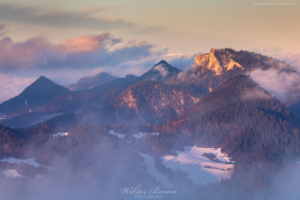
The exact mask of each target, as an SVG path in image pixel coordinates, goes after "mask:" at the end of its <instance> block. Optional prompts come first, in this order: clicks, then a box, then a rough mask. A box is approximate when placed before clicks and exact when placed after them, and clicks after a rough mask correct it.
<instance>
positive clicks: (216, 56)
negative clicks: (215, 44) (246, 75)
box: [194, 49, 245, 75]
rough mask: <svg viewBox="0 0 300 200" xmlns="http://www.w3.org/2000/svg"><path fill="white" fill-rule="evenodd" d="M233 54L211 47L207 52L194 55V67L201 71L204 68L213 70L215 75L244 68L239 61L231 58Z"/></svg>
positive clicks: (204, 69)
mask: <svg viewBox="0 0 300 200" xmlns="http://www.w3.org/2000/svg"><path fill="white" fill-rule="evenodd" d="M233 57H234V55H233V54H231V53H230V52H229V51H225V52H222V50H217V49H211V50H210V52H209V54H199V55H196V56H195V63H194V68H199V69H200V70H201V72H202V73H203V72H204V71H206V70H210V71H213V72H214V73H215V74H216V75H221V74H223V73H224V72H225V71H229V70H233V69H235V68H236V69H240V70H245V68H244V67H242V66H241V65H240V64H239V63H237V62H236V61H234V60H233Z"/></svg>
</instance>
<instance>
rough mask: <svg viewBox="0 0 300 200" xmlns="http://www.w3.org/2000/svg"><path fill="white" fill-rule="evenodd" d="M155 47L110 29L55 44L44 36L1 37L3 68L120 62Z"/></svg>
mask: <svg viewBox="0 0 300 200" xmlns="http://www.w3.org/2000/svg"><path fill="white" fill-rule="evenodd" d="M116 44H118V45H116ZM112 47H114V48H112ZM152 47H153V45H151V44H149V43H148V42H145V41H142V42H137V41H129V42H127V43H124V42H122V40H121V39H118V38H114V36H113V35H111V34H110V33H103V34H100V35H82V36H78V37H75V38H71V39H66V40H63V41H61V42H60V43H58V44H53V43H51V42H50V41H49V40H48V39H47V38H45V37H42V36H40V37H36V38H31V39H29V40H27V41H25V42H14V41H12V40H11V39H10V38H9V37H4V38H3V39H2V40H0V69H3V70H14V69H35V68H39V69H52V68H56V69H57V68H76V69H80V68H96V67H99V66H116V65H118V64H120V63H123V62H125V61H129V60H138V59H141V58H146V57H149V56H152V54H153V52H152V51H151V49H152Z"/></svg>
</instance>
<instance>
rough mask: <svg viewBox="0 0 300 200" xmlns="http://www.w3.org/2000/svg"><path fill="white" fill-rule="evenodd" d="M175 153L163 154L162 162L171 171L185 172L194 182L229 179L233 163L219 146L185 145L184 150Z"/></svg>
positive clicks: (204, 182) (203, 182)
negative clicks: (210, 156) (211, 157)
mask: <svg viewBox="0 0 300 200" xmlns="http://www.w3.org/2000/svg"><path fill="white" fill-rule="evenodd" d="M204 153H207V154H211V155H214V156H215V158H214V160H211V159H209V158H207V157H205V156H203V154H204ZM177 155H178V156H172V155H167V156H164V157H163V158H162V159H163V161H162V164H163V165H164V166H165V167H167V168H170V169H171V170H173V171H176V170H180V171H182V172H186V173H187V174H188V178H190V179H191V180H192V181H193V182H194V183H196V184H199V183H202V184H206V183H207V182H208V181H209V182H211V183H212V182H217V181H219V180H221V179H222V178H223V179H226V178H227V179H229V178H230V176H231V174H232V173H233V168H234V164H232V163H230V164H229V162H230V159H229V157H228V156H227V155H226V154H224V153H221V148H218V149H214V148H203V147H196V146H193V147H185V151H184V152H182V151H177ZM225 162H227V163H225Z"/></svg>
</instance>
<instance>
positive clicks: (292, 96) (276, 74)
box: [250, 68, 300, 104]
mask: <svg viewBox="0 0 300 200" xmlns="http://www.w3.org/2000/svg"><path fill="white" fill-rule="evenodd" d="M250 76H251V77H252V79H253V80H254V81H255V82H257V83H258V84H259V85H260V86H261V87H263V88H264V89H266V90H267V91H268V92H270V93H271V94H272V95H273V96H276V97H277V98H278V99H279V100H281V101H283V102H285V103H287V104H289V103H292V102H294V101H296V100H297V99H299V97H300V93H299V91H300V75H299V74H298V73H295V72H285V71H279V70H277V69H273V68H271V69H269V70H261V69H256V70H253V71H251V72H250Z"/></svg>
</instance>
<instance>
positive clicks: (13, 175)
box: [2, 169, 24, 178]
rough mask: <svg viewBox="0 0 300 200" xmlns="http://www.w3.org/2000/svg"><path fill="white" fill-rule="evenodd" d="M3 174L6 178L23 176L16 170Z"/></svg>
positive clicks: (3, 172)
mask: <svg viewBox="0 0 300 200" xmlns="http://www.w3.org/2000/svg"><path fill="white" fill-rule="evenodd" d="M2 174H4V175H5V177H6V178H21V177H24V176H23V175H21V174H19V173H18V172H17V170H15V169H8V170H3V171H2Z"/></svg>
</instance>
